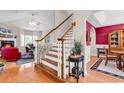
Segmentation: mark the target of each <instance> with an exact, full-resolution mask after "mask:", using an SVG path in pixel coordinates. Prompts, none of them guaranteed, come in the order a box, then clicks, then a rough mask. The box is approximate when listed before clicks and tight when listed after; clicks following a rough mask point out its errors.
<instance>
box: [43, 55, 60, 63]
mask: <svg viewBox="0 0 124 93" xmlns="http://www.w3.org/2000/svg"><path fill="white" fill-rule="evenodd" d="M45 58H48V59H51V60H53V61H56V62H58V58H55V57H52V56H48V55H45Z"/></svg>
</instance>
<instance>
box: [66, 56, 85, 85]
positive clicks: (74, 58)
mask: <svg viewBox="0 0 124 93" xmlns="http://www.w3.org/2000/svg"><path fill="white" fill-rule="evenodd" d="M68 60H69V76H73V77H75V78H76V79H77V83H78V82H79V76H80V75H81V74H82V76H84V70H83V66H84V64H83V63H84V56H83V55H77V56H69V57H68ZM80 62H82V66H81V68H80V67H79V63H80ZM71 63H73V64H74V67H73V68H72V73H71V72H70V64H71Z"/></svg>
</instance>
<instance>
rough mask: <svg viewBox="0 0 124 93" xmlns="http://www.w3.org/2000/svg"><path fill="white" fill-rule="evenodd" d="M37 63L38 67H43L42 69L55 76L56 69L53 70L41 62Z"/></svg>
mask: <svg viewBox="0 0 124 93" xmlns="http://www.w3.org/2000/svg"><path fill="white" fill-rule="evenodd" d="M37 65H39V68H41V69H44V70H45V71H47V72H48V73H51V74H53V75H55V76H57V71H56V70H54V69H52V68H50V67H48V66H47V65H45V64H42V63H40V64H37Z"/></svg>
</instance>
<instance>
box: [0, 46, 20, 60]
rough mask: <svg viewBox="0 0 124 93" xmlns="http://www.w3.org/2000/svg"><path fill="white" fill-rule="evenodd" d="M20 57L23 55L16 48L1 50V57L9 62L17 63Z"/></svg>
mask: <svg viewBox="0 0 124 93" xmlns="http://www.w3.org/2000/svg"><path fill="white" fill-rule="evenodd" d="M20 55H21V53H19V50H18V48H16V47H9V48H1V57H2V58H3V59H5V60H6V61H7V62H12V61H16V60H17V59H19V58H20Z"/></svg>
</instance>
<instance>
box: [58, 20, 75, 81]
mask: <svg viewBox="0 0 124 93" xmlns="http://www.w3.org/2000/svg"><path fill="white" fill-rule="evenodd" d="M74 26H76V22H73V23H72V25H71V27H70V28H69V29H68V30H67V31H66V32H65V33H64V34H63V35H62V36H61V38H59V39H58V77H59V78H60V79H66V75H67V71H66V70H67V69H66V65H67V64H66V63H67V62H66V60H67V58H68V55H69V54H70V50H71V49H72V47H73V43H74V33H72V37H73V39H72V40H70V41H69V43H70V44H71V45H70V46H66V45H67V44H66V43H67V42H66V41H67V39H66V38H65V36H66V35H67V34H68V33H70V32H72V30H73V28H74ZM66 48H69V49H66Z"/></svg>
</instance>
